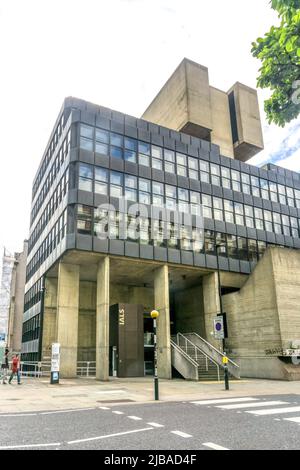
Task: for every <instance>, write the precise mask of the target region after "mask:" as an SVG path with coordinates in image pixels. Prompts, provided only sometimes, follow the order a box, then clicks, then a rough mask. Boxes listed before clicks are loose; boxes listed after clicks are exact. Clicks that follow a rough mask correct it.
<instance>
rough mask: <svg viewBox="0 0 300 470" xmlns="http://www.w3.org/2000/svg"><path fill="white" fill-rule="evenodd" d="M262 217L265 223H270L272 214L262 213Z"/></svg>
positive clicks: (268, 212)
mask: <svg viewBox="0 0 300 470" xmlns="http://www.w3.org/2000/svg"><path fill="white" fill-rule="evenodd" d="M264 217H265V220H266V221H267V222H272V212H270V211H264Z"/></svg>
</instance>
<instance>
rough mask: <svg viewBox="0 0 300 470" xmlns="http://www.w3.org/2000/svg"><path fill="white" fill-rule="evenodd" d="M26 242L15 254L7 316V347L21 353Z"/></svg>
mask: <svg viewBox="0 0 300 470" xmlns="http://www.w3.org/2000/svg"><path fill="white" fill-rule="evenodd" d="M27 250H28V241H27V240H25V241H24V244H23V251H22V252H21V253H15V255H14V264H13V269H12V275H11V283H10V305H9V316H8V334H7V346H8V347H9V349H10V350H11V351H13V352H19V353H20V352H21V348H22V328H23V314H24V295H25V279H26V262H27Z"/></svg>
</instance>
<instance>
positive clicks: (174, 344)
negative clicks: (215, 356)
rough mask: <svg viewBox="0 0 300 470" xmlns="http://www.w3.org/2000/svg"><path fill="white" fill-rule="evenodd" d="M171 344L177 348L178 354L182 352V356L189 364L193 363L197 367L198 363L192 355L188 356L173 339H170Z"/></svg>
mask: <svg viewBox="0 0 300 470" xmlns="http://www.w3.org/2000/svg"><path fill="white" fill-rule="evenodd" d="M171 346H172V347H173V348H175V349H177V350H178V352H180V354H182V356H184V357H185V358H186V359H187V360H188V361H189V362H190V363H191V364H193V366H195V367H197V368H198V363H197V362H196V361H194V359H193V358H192V357H190V356H189V355H188V354H187V353H186V352H185V351H184V349H182V348H181V347H180V345H179V344H176V343H175V342H174V341H172V340H171Z"/></svg>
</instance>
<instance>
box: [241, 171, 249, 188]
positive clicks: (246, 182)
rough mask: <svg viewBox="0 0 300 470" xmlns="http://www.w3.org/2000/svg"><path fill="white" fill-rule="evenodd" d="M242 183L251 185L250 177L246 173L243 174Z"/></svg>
mask: <svg viewBox="0 0 300 470" xmlns="http://www.w3.org/2000/svg"><path fill="white" fill-rule="evenodd" d="M242 183H245V184H248V185H249V184H250V176H249V175H247V174H246V173H242Z"/></svg>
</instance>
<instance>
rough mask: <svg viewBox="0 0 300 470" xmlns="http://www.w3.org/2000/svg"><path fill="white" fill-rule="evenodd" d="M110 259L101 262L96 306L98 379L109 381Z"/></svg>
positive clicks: (106, 258)
mask: <svg viewBox="0 0 300 470" xmlns="http://www.w3.org/2000/svg"><path fill="white" fill-rule="evenodd" d="M109 266H110V262H109V257H108V256H107V257H105V258H104V259H103V260H101V261H100V262H99V265H98V274H97V305H96V379H97V380H103V381H106V380H109Z"/></svg>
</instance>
